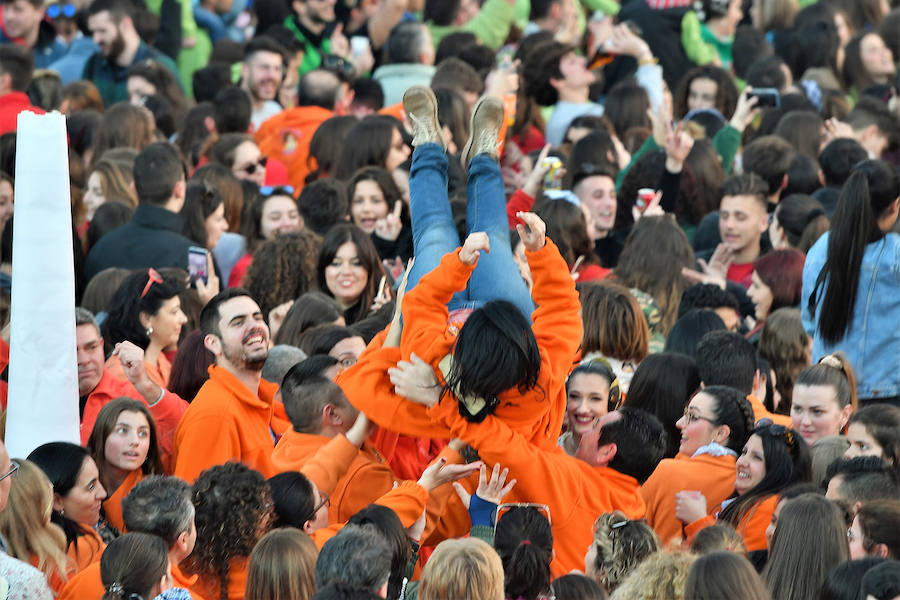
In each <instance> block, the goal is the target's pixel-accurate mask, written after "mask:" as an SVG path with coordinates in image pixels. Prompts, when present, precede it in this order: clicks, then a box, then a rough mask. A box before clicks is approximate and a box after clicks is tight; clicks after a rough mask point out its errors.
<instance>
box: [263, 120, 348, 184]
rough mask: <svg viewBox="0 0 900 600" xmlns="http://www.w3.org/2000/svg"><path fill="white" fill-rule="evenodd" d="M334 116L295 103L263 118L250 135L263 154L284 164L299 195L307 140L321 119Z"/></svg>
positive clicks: (306, 168) (305, 167) (305, 168)
mask: <svg viewBox="0 0 900 600" xmlns="http://www.w3.org/2000/svg"><path fill="white" fill-rule="evenodd" d="M333 116H334V113H333V112H332V111H330V110H328V109H325V108H320V107H318V106H298V107H296V108H289V109H287V110H283V111H281V112H280V113H278V114H277V115H275V116H273V117H270V118H269V119H267V120H266V121H265V122H264V123H263V124H262V125H260V127H259V129H257V130H256V133H254V134H253V138H254V139H255V140H256V143H257V144H258V145H259V151H260V152H262V154H263V156H268V157H269V158H274V159H275V160H279V161H281V162H282V163H284V165H285V166H286V167H287V170H288V183H290V184H291V185H292V186H294V192H295V193H297V194H299V193H300V190H301V189H303V186H304V185H305V179H306V176H307V175H308V174H309V172H310V170H311V169H310V165H309V164H307V159H308V158H309V142H310V140H312V137H313V134H314V133H315V132H316V129H318V128H319V125H321V124H322V123H323V122H324V121H326V120H328V119H330V118H331V117H333Z"/></svg>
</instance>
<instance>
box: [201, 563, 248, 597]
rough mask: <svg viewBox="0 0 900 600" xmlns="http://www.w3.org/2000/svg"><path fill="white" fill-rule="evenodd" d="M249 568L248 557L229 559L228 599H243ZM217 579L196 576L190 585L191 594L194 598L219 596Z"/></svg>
mask: <svg viewBox="0 0 900 600" xmlns="http://www.w3.org/2000/svg"><path fill="white" fill-rule="evenodd" d="M249 568H250V557H249V556H244V557H239V558H233V559H231V562H230V563H229V566H228V591H227V593H228V600H244V590H245V589H246V588H247V571H248V569H249ZM219 591H220V590H219V580H218V578H215V579H212V578H207V577H197V578H196V579H194V584H193V585H192V586H191V587H190V592H191V596H192V597H194V598H215V599H216V600H218V599H219V598H221V596H220V595H219Z"/></svg>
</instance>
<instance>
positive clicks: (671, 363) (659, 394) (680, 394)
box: [626, 352, 700, 458]
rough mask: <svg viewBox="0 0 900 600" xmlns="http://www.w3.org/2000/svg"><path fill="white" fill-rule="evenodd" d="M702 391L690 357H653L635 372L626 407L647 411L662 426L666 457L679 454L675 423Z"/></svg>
mask: <svg viewBox="0 0 900 600" xmlns="http://www.w3.org/2000/svg"><path fill="white" fill-rule="evenodd" d="M699 388H700V373H699V371H698V370H697V363H696V362H695V361H694V359H693V357H691V356H689V355H687V354H678V353H676V352H660V353H658V354H650V355H649V356H647V358H645V359H644V360H643V361H641V364H640V365H638V368H637V369H635V371H634V377H633V378H632V380H631V385H630V386H628V398H627V401H626V404H627V406H630V407H632V408H641V409H643V410H646V411H647V412H648V413H650V414H651V415H653V416H655V417H656V418H657V419H659V421H660V423H662V424H663V428H664V429H665V430H666V433H667V434H668V435H667V436H666V453H665V455H664V457H665V458H673V457H674V456H675V455H676V454H678V446H679V440H680V439H681V432H679V431H678V428H677V427H675V422H676V421H677V420H678V419H680V418H681V415H683V414H684V408H685V407H686V406H687V404H688V402H690V400H691V397H692V396H693V395H694V392H696V391H697V390H698V389H699Z"/></svg>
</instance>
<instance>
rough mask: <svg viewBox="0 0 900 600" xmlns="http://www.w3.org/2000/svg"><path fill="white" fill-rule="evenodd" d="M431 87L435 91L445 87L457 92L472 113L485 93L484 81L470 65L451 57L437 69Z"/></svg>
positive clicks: (443, 61)
mask: <svg viewBox="0 0 900 600" xmlns="http://www.w3.org/2000/svg"><path fill="white" fill-rule="evenodd" d="M431 87H432V88H435V89H436V88H441V87H443V88H447V89H450V90H453V91H454V92H457V93H458V94H459V95H460V96H462V98H463V100H465V101H466V105H467V106H468V107H469V110H470V111H471V110H473V109H474V108H475V103H476V102H478V98H480V97H481V95H482V94H483V93H484V80H483V79H481V77H480V76H479V75H478V72H477V71H475V69H474V68H472V66H471V65H470V64H468V63H466V62H463V61H462V60H461V59H459V58H457V57H455V56H450V57H448V58H445V59H444V60H442V61H441V64H439V65H438V66H437V68H436V69H435V71H434V76H432V78H431Z"/></svg>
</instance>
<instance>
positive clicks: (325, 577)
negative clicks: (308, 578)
mask: <svg viewBox="0 0 900 600" xmlns="http://www.w3.org/2000/svg"><path fill="white" fill-rule="evenodd" d="M390 576H391V550H390V548H388V545H387V543H386V542H385V540H384V536H382V535H381V534H380V533H378V531H377V530H376V529H375V527H374V526H373V525H348V526H346V527H344V528H343V529H341V530H340V531H339V532H338V534H337V535H335V536H334V537H333V538H331V539H330V540H328V541H327V542H325V545H324V546H322V549H321V550H320V551H319V557H318V559H317V560H316V589H320V590H321V589H322V588H324V587H326V586H327V585H328V584H330V583H334V582H340V583H343V584H346V585H348V586H351V587H353V588H358V589H363V590H366V591H368V592H371V593H373V594H377V595H378V596H381V597H382V598H384V597H385V595H386V594H387V585H388V579H389V578H390Z"/></svg>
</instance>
